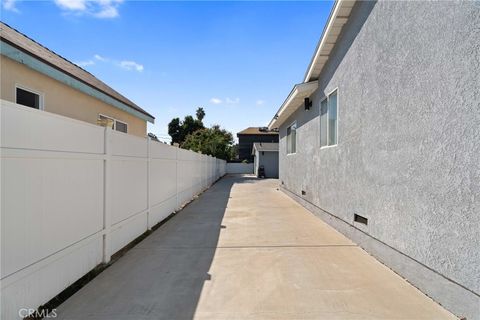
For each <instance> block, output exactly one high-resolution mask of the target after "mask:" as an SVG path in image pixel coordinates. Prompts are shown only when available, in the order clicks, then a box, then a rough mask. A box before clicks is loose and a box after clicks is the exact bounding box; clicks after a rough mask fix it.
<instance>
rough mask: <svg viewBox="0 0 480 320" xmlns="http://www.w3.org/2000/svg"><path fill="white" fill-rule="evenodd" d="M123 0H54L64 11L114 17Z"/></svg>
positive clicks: (98, 16)
mask: <svg viewBox="0 0 480 320" xmlns="http://www.w3.org/2000/svg"><path fill="white" fill-rule="evenodd" d="M122 2H123V0H55V4H56V5H57V6H58V7H60V9H62V10H63V11H64V12H65V13H72V14H77V15H84V14H85V15H90V16H93V17H96V18H106V19H110V18H116V17H118V16H119V13H118V7H119V6H120V4H121V3H122Z"/></svg>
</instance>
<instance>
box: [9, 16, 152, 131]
mask: <svg viewBox="0 0 480 320" xmlns="http://www.w3.org/2000/svg"><path fill="white" fill-rule="evenodd" d="M0 49H1V50H0V51H1V56H0V68H1V79H0V80H1V87H0V99H3V100H7V101H10V102H14V103H18V104H21V105H24V106H26V107H31V108H36V109H40V110H45V111H47V112H52V113H57V114H60V115H63V116H66V117H70V118H74V119H77V120H82V121H86V122H89V123H94V124H100V125H109V126H112V128H113V129H114V130H117V131H122V132H125V133H129V134H133V135H136V136H140V137H146V136H147V122H151V123H153V122H154V117H153V116H152V115H151V114H149V113H148V112H146V111H145V110H143V109H142V108H140V107H139V106H137V105H136V104H135V103H133V102H132V101H130V100H129V99H127V98H126V97H124V96H123V95H121V94H120V93H118V92H117V91H115V90H114V89H112V88H111V87H109V86H108V85H106V84H105V83H103V82H102V81H100V80H99V79H97V78H96V77H95V76H93V75H92V74H91V73H89V72H87V71H85V70H84V69H82V68H80V67H79V66H77V65H75V64H74V63H72V62H70V61H68V60H66V59H65V58H63V57H61V56H59V55H58V54H56V53H55V52H53V51H51V50H49V49H47V48H45V47H44V46H42V45H41V44H39V43H37V42H35V41H34V40H32V39H30V38H29V37H27V36H26V35H24V34H22V33H20V32H18V31H17V30H15V29H13V28H11V27H10V26H8V25H6V24H4V23H0Z"/></svg>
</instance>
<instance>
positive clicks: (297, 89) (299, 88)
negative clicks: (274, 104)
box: [268, 80, 318, 130]
mask: <svg viewBox="0 0 480 320" xmlns="http://www.w3.org/2000/svg"><path fill="white" fill-rule="evenodd" d="M317 88H318V81H317V80H315V81H310V82H307V83H299V84H296V85H295V86H294V87H293V89H292V91H290V94H289V95H288V97H287V99H285V101H284V102H283V104H282V106H281V107H280V109H278V111H277V113H276V114H275V117H274V118H273V119H272V120H270V123H269V124H268V129H269V130H272V129H273V128H274V125H275V124H276V122H277V119H276V118H278V117H280V116H281V115H282V113H283V112H284V111H285V110H286V109H287V108H288V107H289V106H290V102H291V101H292V100H293V99H295V97H296V96H297V95H298V94H300V93H303V92H305V91H310V90H311V91H312V92H313V91H315V89H317ZM277 126H278V125H277Z"/></svg>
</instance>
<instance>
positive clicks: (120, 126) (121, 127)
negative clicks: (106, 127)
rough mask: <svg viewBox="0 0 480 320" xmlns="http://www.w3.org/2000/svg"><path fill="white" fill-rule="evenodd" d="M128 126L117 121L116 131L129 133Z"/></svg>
mask: <svg viewBox="0 0 480 320" xmlns="http://www.w3.org/2000/svg"><path fill="white" fill-rule="evenodd" d="M127 128H128V125H127V124H126V123H123V122H120V121H118V120H117V121H115V130H117V131H121V132H125V133H127Z"/></svg>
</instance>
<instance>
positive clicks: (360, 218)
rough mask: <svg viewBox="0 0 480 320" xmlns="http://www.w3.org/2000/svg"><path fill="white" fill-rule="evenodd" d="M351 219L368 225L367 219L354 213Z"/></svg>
mask: <svg viewBox="0 0 480 320" xmlns="http://www.w3.org/2000/svg"><path fill="white" fill-rule="evenodd" d="M353 221H355V222H358V223H361V224H364V225H368V219H367V218H365V217H362V216H361V215H358V214H356V213H355V214H354V215H353Z"/></svg>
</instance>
